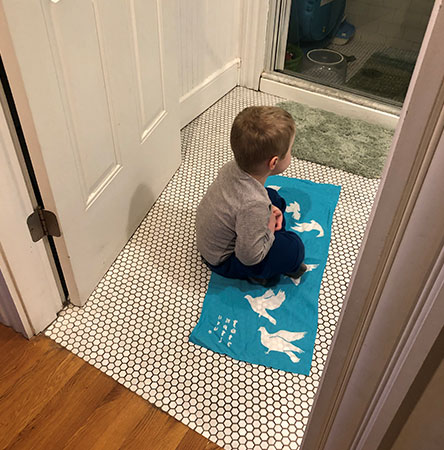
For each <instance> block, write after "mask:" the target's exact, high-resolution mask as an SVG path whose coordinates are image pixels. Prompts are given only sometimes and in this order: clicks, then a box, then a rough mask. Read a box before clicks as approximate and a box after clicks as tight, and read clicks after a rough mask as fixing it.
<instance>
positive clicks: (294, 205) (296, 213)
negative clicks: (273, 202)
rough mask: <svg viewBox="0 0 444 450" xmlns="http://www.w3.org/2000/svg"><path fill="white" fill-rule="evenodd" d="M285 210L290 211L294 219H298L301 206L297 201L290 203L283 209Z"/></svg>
mask: <svg viewBox="0 0 444 450" xmlns="http://www.w3.org/2000/svg"><path fill="white" fill-rule="evenodd" d="M285 212H288V213H292V214H293V219H295V220H299V219H300V218H301V207H300V205H299V203H298V202H292V203H290V204H289V205H288V206H287V208H286V209H285Z"/></svg>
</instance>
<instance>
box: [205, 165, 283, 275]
mask: <svg viewBox="0 0 444 450" xmlns="http://www.w3.org/2000/svg"><path fill="white" fill-rule="evenodd" d="M270 215H271V201H270V199H269V197H268V193H267V190H266V189H265V188H264V186H263V185H262V184H261V183H260V182H259V181H257V180H256V179H255V178H253V177H252V176H251V175H249V174H248V173H246V172H244V171H243V170H241V169H240V168H239V166H238V165H237V163H236V162H235V161H234V160H233V161H230V162H229V163H227V164H225V165H224V166H223V167H222V168H221V169H220V171H219V173H218V175H217V178H216V180H215V181H214V182H213V184H212V185H211V186H210V187H209V188H208V191H207V193H206V194H205V196H204V198H203V199H202V201H201V202H200V204H199V207H198V208H197V216H196V240H197V248H198V249H199V251H200V253H201V255H202V256H203V257H204V258H205V259H206V260H207V261H208V262H209V263H210V264H212V265H214V266H217V265H218V264H220V263H222V262H223V261H225V260H226V259H227V258H228V257H229V256H230V255H231V254H232V253H233V252H234V253H235V254H236V257H237V258H238V259H239V260H240V262H241V263H242V264H245V265H246V266H252V265H254V264H258V263H259V262H261V261H262V260H263V259H264V258H265V256H266V255H267V253H268V251H269V250H270V247H271V246H272V245H273V242H274V233H273V232H272V231H271V230H270V229H269V228H268V222H269V220H270Z"/></svg>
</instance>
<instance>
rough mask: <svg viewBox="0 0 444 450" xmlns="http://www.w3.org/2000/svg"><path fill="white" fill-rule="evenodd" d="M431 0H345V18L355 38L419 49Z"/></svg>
mask: <svg viewBox="0 0 444 450" xmlns="http://www.w3.org/2000/svg"><path fill="white" fill-rule="evenodd" d="M433 3H434V0H348V1H347V5H346V7H345V13H346V15H347V19H348V21H349V22H350V23H352V24H353V25H354V26H355V27H356V36H355V38H356V39H362V40H363V41H366V42H375V43H382V44H385V45H387V46H389V47H395V48H401V49H405V50H415V51H418V50H419V48H420V46H421V42H422V39H423V37H424V32H425V29H426V27H427V23H428V21H429V17H430V13H431V10H432V7H433Z"/></svg>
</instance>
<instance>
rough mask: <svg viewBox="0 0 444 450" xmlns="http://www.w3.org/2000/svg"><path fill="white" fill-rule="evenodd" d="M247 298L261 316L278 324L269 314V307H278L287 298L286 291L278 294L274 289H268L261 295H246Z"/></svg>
mask: <svg viewBox="0 0 444 450" xmlns="http://www.w3.org/2000/svg"><path fill="white" fill-rule="evenodd" d="M245 298H246V299H247V300H248V303H249V304H250V306H251V309H252V310H253V311H254V312H257V313H258V314H259V317H265V318H267V319H268V320H269V321H270V322H271V323H272V324H273V325H276V320H275V319H273V317H271V316H270V314H268V312H267V309H271V310H273V309H277V308H279V306H281V305H282V303H283V302H284V300H285V292H284V291H279V292H278V293H277V294H276V295H275V294H274V292H273V290H272V289H268V291H267V292H265V294H264V295H261V296H260V297H254V298H253V297H252V296H251V295H246V296H245Z"/></svg>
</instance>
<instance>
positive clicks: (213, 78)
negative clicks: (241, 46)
mask: <svg viewBox="0 0 444 450" xmlns="http://www.w3.org/2000/svg"><path fill="white" fill-rule="evenodd" d="M239 65H240V59H239V58H236V59H234V60H233V61H230V62H229V63H227V64H225V66H223V67H222V68H221V69H219V70H217V71H216V72H214V73H213V74H211V75H210V76H209V77H208V78H206V79H205V80H204V81H203V82H202V83H201V84H199V85H198V86H196V87H195V88H193V89H192V90H191V91H190V92H188V93H186V94H185V95H184V96H182V97H181V98H180V100H179V103H180V127H181V128H183V127H184V126H185V125H187V124H189V123H190V122H191V121H192V120H193V119H195V118H196V117H197V116H198V115H199V114H202V113H203V112H204V111H205V110H206V109H208V108H209V107H210V106H211V105H212V104H213V103H215V102H217V100H219V99H220V98H221V97H223V96H224V95H225V94H226V93H227V92H229V91H231V89H233V88H234V87H236V86H237V85H238V81H239Z"/></svg>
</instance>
